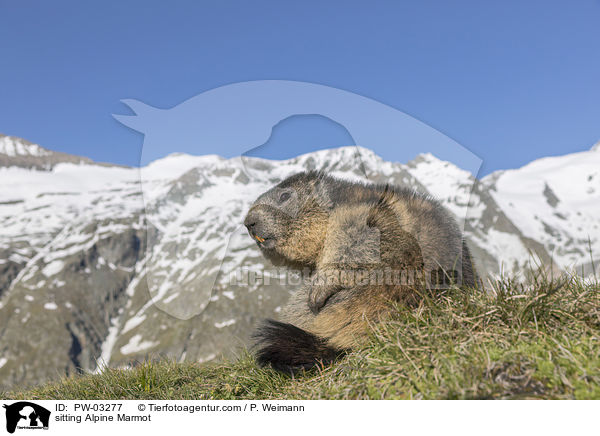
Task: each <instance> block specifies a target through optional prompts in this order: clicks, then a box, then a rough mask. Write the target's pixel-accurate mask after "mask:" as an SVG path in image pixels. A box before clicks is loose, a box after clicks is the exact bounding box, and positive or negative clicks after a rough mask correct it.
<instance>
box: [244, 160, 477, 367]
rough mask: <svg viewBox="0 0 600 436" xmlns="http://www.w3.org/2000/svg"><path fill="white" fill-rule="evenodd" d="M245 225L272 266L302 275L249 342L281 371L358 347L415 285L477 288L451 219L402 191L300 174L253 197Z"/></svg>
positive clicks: (426, 200)
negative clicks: (277, 318)
mask: <svg viewBox="0 0 600 436" xmlns="http://www.w3.org/2000/svg"><path fill="white" fill-rule="evenodd" d="M244 225H245V226H246V227H247V229H248V232H249V233H250V235H251V236H252V237H253V238H254V239H255V240H256V242H257V244H258V246H259V247H260V249H261V251H262V252H263V254H264V256H265V257H267V258H269V259H270V260H271V261H272V262H273V263H274V264H276V265H282V264H283V265H286V266H288V267H294V268H303V269H305V270H308V271H310V276H309V277H310V278H309V279H308V280H306V282H305V284H304V285H303V286H302V287H301V288H300V289H299V290H298V291H296V292H295V294H294V295H292V297H291V299H290V301H289V302H288V304H287V305H286V306H285V307H284V308H283V310H282V312H281V322H279V321H273V320H266V321H264V323H263V324H262V325H261V326H260V327H259V328H258V329H257V331H256V333H255V335H254V337H255V339H256V340H257V344H256V345H257V348H258V350H257V361H258V363H259V364H260V365H262V366H265V365H270V366H272V367H273V368H274V369H277V370H279V371H282V372H292V373H294V372H295V371H297V370H299V369H308V368H311V367H312V366H314V365H316V364H317V363H319V362H320V363H322V364H327V363H330V362H331V361H333V360H334V359H335V358H336V357H337V356H339V355H340V354H342V353H343V352H345V351H347V350H349V349H351V348H353V347H355V346H356V345H358V344H360V343H361V341H362V340H363V339H364V338H365V337H366V336H367V332H368V323H370V322H378V321H381V320H382V319H383V318H384V317H386V316H388V315H390V312H391V307H392V305H391V304H390V302H391V301H406V302H409V301H411V299H413V298H415V295H416V292H415V290H416V289H417V287H418V286H420V285H422V284H423V281H424V282H425V283H426V284H427V286H430V287H432V286H436V285H438V284H440V283H442V282H445V283H447V281H448V280H449V279H452V280H454V281H456V282H458V283H459V284H461V285H462V286H464V287H475V284H476V278H475V271H474V269H473V266H472V263H471V256H470V253H469V250H468V248H467V246H466V244H465V243H464V240H463V238H462V234H461V232H460V230H459V228H458V225H457V224H456V221H455V220H454V218H453V217H452V216H451V215H450V213H449V212H448V211H446V209H444V208H443V207H442V206H441V205H440V204H439V203H438V202H437V201H435V200H433V199H432V198H429V197H428V196H425V195H421V194H419V193H417V192H415V191H413V190H410V189H404V188H398V187H392V186H390V185H371V184H364V183H354V182H349V181H344V180H340V179H336V178H333V177H331V176H329V175H327V174H325V173H323V172H316V171H311V172H303V173H299V174H295V175H293V176H291V177H289V178H287V179H285V180H284V181H282V182H281V183H279V184H278V185H277V186H275V187H274V188H272V189H270V190H269V191H267V192H265V193H264V194H262V195H261V196H260V197H258V199H257V200H256V201H255V202H254V204H253V205H252V207H251V208H250V210H249V212H248V214H247V216H246V218H245V220H244ZM440 278H441V279H442V282H439V280H440ZM421 289H423V288H422V287H421ZM413 301H414V300H413Z"/></svg>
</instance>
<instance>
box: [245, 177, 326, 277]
mask: <svg viewBox="0 0 600 436" xmlns="http://www.w3.org/2000/svg"><path fill="white" fill-rule="evenodd" d="M329 182H330V178H329V177H327V176H326V175H325V174H324V173H321V172H315V171H311V172H303V173H298V174H295V175H293V176H291V177H288V178H287V179H285V180H284V181H282V182H281V183H279V184H278V185H276V186H275V187H274V188H272V189H270V190H268V191H267V192H265V193H264V194H262V195H261V196H260V197H258V199H256V201H255V202H254V204H253V205H252V207H251V208H250V210H249V211H248V215H246V219H245V220H244V225H245V226H246V227H247V229H248V232H249V233H250V236H251V237H252V238H254V240H256V242H257V244H258V246H259V247H260V249H261V250H262V252H263V254H264V255H265V257H267V258H269V259H270V260H271V261H272V262H273V263H275V264H286V265H304V266H311V265H314V264H315V262H316V260H317V257H318V255H319V253H320V252H321V249H322V248H323V242H324V240H325V236H326V233H327V223H328V219H329V215H330V212H331V210H332V208H333V204H332V202H331V200H330V195H329V189H328V186H329V185H330V183H329Z"/></svg>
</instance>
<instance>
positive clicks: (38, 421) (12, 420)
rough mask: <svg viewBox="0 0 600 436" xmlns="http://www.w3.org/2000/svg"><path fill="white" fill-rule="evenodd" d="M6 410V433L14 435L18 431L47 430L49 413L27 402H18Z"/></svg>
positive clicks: (5, 406) (8, 406)
mask: <svg viewBox="0 0 600 436" xmlns="http://www.w3.org/2000/svg"><path fill="white" fill-rule="evenodd" d="M2 407H4V408H5V409H6V431H8V432H9V433H14V432H15V430H16V429H17V428H18V429H44V430H47V429H48V424H49V421H50V411H49V410H48V409H45V408H44V407H42V406H38V405H37V404H35V403H30V402H29V401H19V402H18V403H13V404H10V405H6V404H4V405H3V406H2Z"/></svg>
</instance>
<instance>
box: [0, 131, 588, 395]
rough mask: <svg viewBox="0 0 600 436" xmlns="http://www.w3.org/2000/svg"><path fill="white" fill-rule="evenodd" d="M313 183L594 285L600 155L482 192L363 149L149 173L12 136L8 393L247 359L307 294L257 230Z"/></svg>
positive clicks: (172, 160) (177, 161) (0, 207)
mask: <svg viewBox="0 0 600 436" xmlns="http://www.w3.org/2000/svg"><path fill="white" fill-rule="evenodd" d="M306 169H324V170H327V171H330V172H332V173H334V174H335V175H338V176H340V177H345V178H352V179H362V180H369V181H374V182H386V183H387V182H389V183H393V184H396V185H405V186H410V187H412V188H414V189H417V190H420V191H422V192H426V193H429V194H431V195H433V196H435V197H437V198H438V199H440V200H441V201H442V202H443V203H444V204H445V205H446V206H447V207H448V209H449V210H450V211H452V212H453V213H454V214H455V215H456V216H457V218H458V219H459V221H460V222H461V223H462V224H463V225H464V228H465V232H466V235H467V238H468V242H469V245H470V246H471V248H472V250H473V253H474V255H475V257H476V258H477V262H478V267H479V269H480V271H485V272H486V273H488V274H497V273H499V272H500V271H505V272H509V273H521V272H522V271H523V270H524V269H525V268H527V267H528V265H529V263H530V260H531V255H532V254H533V255H534V256H535V258H537V259H540V260H541V261H542V262H544V263H545V264H546V265H550V264H552V263H554V264H555V266H556V267H560V268H572V267H583V268H584V273H586V274H587V273H589V272H590V271H591V269H592V268H591V266H592V262H591V258H590V248H591V249H592V252H593V253H600V218H599V217H600V201H599V200H600V147H598V146H596V147H595V148H594V149H592V150H590V151H588V152H583V153H576V154H572V155H567V156H561V157H553V158H545V159H540V160H538V161H535V162H532V163H531V164H529V165H527V166H525V167H523V168H521V169H518V170H510V171H501V172H497V173H494V174H491V175H489V176H487V177H485V178H484V179H483V180H481V181H477V180H475V179H474V178H473V177H472V176H471V175H470V173H468V172H466V171H463V170H461V169H460V168H458V167H456V166H454V165H452V164H451V163H448V162H443V161H440V160H438V159H437V158H435V157H434V156H432V155H429V154H425V155H420V156H418V157H417V158H416V159H415V160H413V161H411V162H408V163H406V164H400V163H391V162H385V161H383V160H381V159H380V158H379V157H378V156H376V155H375V154H374V153H373V152H371V151H370V150H367V149H365V148H360V147H344V148H339V149H331V150H322V151H319V152H314V153H310V154H307V155H303V156H299V157H297V158H294V159H291V160H287V161H268V160H263V159H258V158H245V157H242V158H235V159H223V158H221V157H218V156H189V155H170V156H168V157H165V158H163V159H160V160H158V161H155V162H153V163H152V164H150V165H148V166H146V167H144V168H141V169H139V168H123V167H118V166H111V165H101V164H96V163H94V162H92V161H90V160H88V159H85V158H79V157H75V156H70V155H65V154H62V153H55V152H52V151H49V150H45V149H43V148H41V147H39V146H37V145H34V144H30V143H28V142H26V141H24V140H21V139H18V138H12V137H7V136H0V180H1V182H0V389H3V388H4V389H6V388H8V387H10V386H15V385H19V386H24V385H30V384H34V383H39V382H41V381H44V380H47V379H51V378H56V377H57V376H59V375H61V374H64V373H72V372H76V371H94V370H95V369H96V368H97V367H98V365H103V364H109V365H124V364H128V363H131V362H132V361H133V362H134V361H136V360H142V359H144V358H146V357H148V356H150V357H159V356H169V357H172V358H175V359H177V360H197V361H206V360H211V359H215V358H217V357H218V356H220V355H221V354H226V355H231V354H232V353H235V352H236V350H237V349H239V346H242V345H246V344H247V343H248V337H249V332H250V331H251V328H252V326H253V325H254V323H255V322H256V321H257V320H258V319H259V318H263V317H265V316H270V317H274V316H276V315H277V312H278V310H279V309H280V307H281V305H283V304H284V303H285V301H286V299H287V298H288V296H289V293H290V292H291V290H293V285H290V284H289V283H288V284H287V285H285V284H282V283H281V282H280V280H279V275H280V273H281V272H280V271H277V270H276V269H274V268H273V267H272V266H270V265H268V264H267V263H266V261H265V260H264V258H263V257H262V256H261V254H260V252H259V251H258V249H257V248H256V246H255V244H254V243H253V242H252V240H250V238H249V237H248V236H247V234H246V232H245V229H243V228H242V225H241V224H242V219H243V216H244V214H245V212H246V210H247V208H248V206H249V205H250V204H251V202H252V201H253V200H254V199H255V198H256V196H257V195H258V194H260V193H261V192H263V191H264V190H266V189H268V188H269V187H271V186H272V185H273V184H275V183H277V182H278V181H279V180H281V179H283V178H284V177H286V176H288V175H290V174H292V173H295V172H298V171H301V170H306ZM598 260H599V259H598V257H596V265H598V264H600V262H598ZM248 276H250V279H251V280H249V281H248V280H246V279H247V277H248ZM252 279H255V280H252ZM256 279H257V280H256Z"/></svg>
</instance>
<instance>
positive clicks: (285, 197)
mask: <svg viewBox="0 0 600 436" xmlns="http://www.w3.org/2000/svg"><path fill="white" fill-rule="evenodd" d="M291 196H292V194H290V193H289V192H284V193H283V194H281V195H280V196H279V202H280V203H283V202H284V201H287V200H289V198H290V197H291Z"/></svg>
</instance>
